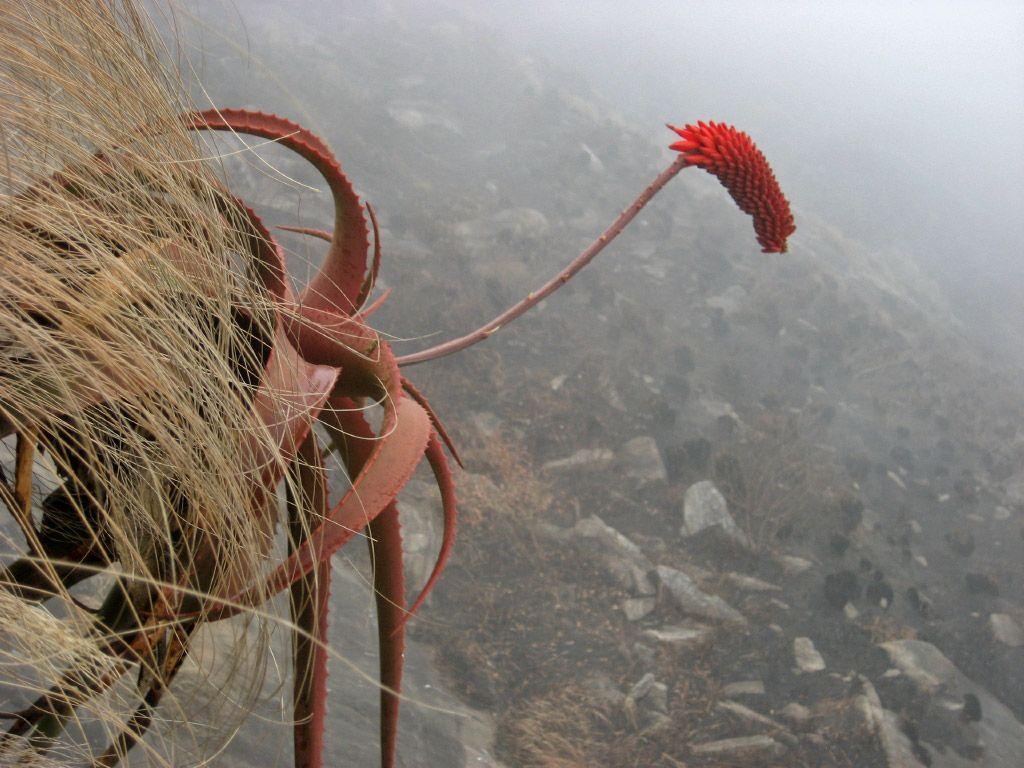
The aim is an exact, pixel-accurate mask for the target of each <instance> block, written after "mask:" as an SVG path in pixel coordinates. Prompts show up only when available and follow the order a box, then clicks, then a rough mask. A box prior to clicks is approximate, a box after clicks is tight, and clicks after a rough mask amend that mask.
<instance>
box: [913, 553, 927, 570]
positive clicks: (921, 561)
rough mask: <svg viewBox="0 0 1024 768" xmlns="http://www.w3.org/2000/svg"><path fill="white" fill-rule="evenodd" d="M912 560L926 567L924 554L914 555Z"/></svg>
mask: <svg viewBox="0 0 1024 768" xmlns="http://www.w3.org/2000/svg"><path fill="white" fill-rule="evenodd" d="M914 562H915V563H917V564H918V565H920V566H921V567H922V568H927V567H928V558H926V557H925V556H924V555H914Z"/></svg>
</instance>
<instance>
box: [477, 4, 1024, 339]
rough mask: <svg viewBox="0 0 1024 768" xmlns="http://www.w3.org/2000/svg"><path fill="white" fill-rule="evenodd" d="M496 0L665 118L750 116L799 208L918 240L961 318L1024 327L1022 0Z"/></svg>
mask: <svg viewBox="0 0 1024 768" xmlns="http://www.w3.org/2000/svg"><path fill="white" fill-rule="evenodd" d="M487 6H488V7H489V12H487V13H485V14H484V15H485V17H490V19H491V20H492V21H493V23H494V24H495V25H496V26H498V27H499V28H501V29H502V30H503V31H504V32H506V33H507V34H509V35H513V36H514V37H515V40H516V41H517V42H518V43H519V44H521V45H522V46H523V48H524V50H528V51H537V52H538V54H539V55H543V56H546V57H550V58H552V59H553V60H555V61H558V62H559V63H560V64H563V65H564V66H565V67H567V68H568V69H570V70H572V71H574V72H577V73H579V76H580V77H584V78H587V79H588V80H589V81H590V82H591V83H592V85H593V87H594V88H595V89H596V90H597V91H598V92H599V93H601V94H602V95H603V96H604V97H605V98H606V99H607V101H608V102H609V103H611V104H616V105H619V107H620V109H621V110H622V111H623V112H624V113H628V114H630V116H631V117H634V118H636V119H637V120H638V121H642V122H646V123H649V124H650V125H651V127H652V131H654V130H656V129H657V128H658V127H659V125H660V122H661V121H666V120H667V121H669V122H684V121H685V122H690V121H693V120H694V119H697V118H700V119H714V120H719V121H725V122H732V123H735V124H736V125H737V126H739V127H741V128H742V129H744V130H746V131H747V132H748V133H750V134H751V135H752V136H753V137H754V138H755V140H756V141H757V142H758V143H759V145H760V146H761V147H762V150H763V151H764V152H765V153H766V155H767V156H768V157H769V158H770V161H771V162H772V163H773V165H774V166H775V168H776V172H777V173H776V175H777V176H779V178H780V183H781V184H782V185H783V189H784V190H785V191H786V193H787V194H788V196H789V198H790V200H791V201H792V202H793V204H794V208H795V210H796V215H797V219H798V220H799V218H800V215H801V214H803V215H813V216H816V217H820V218H821V219H824V220H826V221H828V222H830V223H833V224H836V225H837V226H839V227H840V228H841V229H842V230H843V231H844V233H845V234H847V235H848V236H850V237H853V238H856V239H858V240H860V241H862V242H864V243H867V244H869V245H871V246H874V247H892V246H895V247H897V248H899V249H901V250H903V251H904V252H905V253H906V255H908V256H910V257H911V258H914V259H917V260H919V261H920V263H921V264H922V265H923V266H924V267H926V269H927V271H929V272H932V273H934V274H935V275H936V276H937V277H938V278H939V280H940V281H941V282H942V284H943V285H944V286H945V287H946V288H947V289H948V290H949V291H950V295H951V297H952V298H953V299H954V303H955V304H956V305H957V308H958V311H959V312H962V313H963V317H964V319H971V320H977V321H980V322H983V323H985V326H986V329H987V330H988V331H989V332H993V333H996V332H999V337H998V339H999V343H1000V344H1002V343H1006V344H1011V343H1012V342H1013V341H1019V340H1020V339H1021V338H1022V336H1021V335H1020V334H1021V332H1022V331H1024V325H1022V324H1021V319H1022V314H1021V307H1022V299H1024V290H1022V287H1024V5H1022V4H1021V3H1019V2H1006V3H1002V2H980V1H979V2H940V1H939V0H930V1H926V2H906V3H887V2H827V3H816V2H735V1H734V0H725V2H718V3H680V2H663V3H645V4H639V5H638V6H637V9H636V10H635V11H634V10H632V9H631V10H630V11H625V10H624V9H623V8H622V6H621V5H620V4H618V3H614V2H601V1H599V2H588V3H516V2H497V3H489V4H487ZM482 13H483V12H482ZM792 247H793V248H799V247H800V233H799V229H798V231H797V234H796V235H795V236H794V238H793V246H792ZM1006 322H1009V326H1007V327H1005V328H1004V326H1003V324H1004V323H1006ZM1014 346H1016V347H1020V346H1021V345H1020V344H1016V345H1014ZM1017 351H1019V350H1017Z"/></svg>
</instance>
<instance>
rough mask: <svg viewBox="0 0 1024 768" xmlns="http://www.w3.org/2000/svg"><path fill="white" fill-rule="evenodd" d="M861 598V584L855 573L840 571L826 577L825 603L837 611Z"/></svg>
mask: <svg viewBox="0 0 1024 768" xmlns="http://www.w3.org/2000/svg"><path fill="white" fill-rule="evenodd" d="M858 597H860V582H859V581H857V574H855V573H854V572H853V571H839V572H838V573H830V574H829V575H828V576H826V577H825V602H827V603H828V604H829V605H831V606H832V607H833V608H835V609H836V610H840V609H842V607H843V606H844V605H846V604H847V603H848V602H850V601H851V600H856V599H857V598H858Z"/></svg>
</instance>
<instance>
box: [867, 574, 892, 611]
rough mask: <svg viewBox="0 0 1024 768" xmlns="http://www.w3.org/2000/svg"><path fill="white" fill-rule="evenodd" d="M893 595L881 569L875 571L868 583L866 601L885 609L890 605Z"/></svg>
mask: <svg viewBox="0 0 1024 768" xmlns="http://www.w3.org/2000/svg"><path fill="white" fill-rule="evenodd" d="M894 597H895V594H894V593H893V591H892V585H891V584H889V582H888V581H886V580H885V577H884V576H883V575H882V572H881V571H875V576H874V580H873V581H872V582H871V583H870V584H868V589H867V598H868V602H869V603H871V604H872V605H877V606H879V607H881V608H886V609H887V608H889V607H890V606H891V605H892V601H893V598H894Z"/></svg>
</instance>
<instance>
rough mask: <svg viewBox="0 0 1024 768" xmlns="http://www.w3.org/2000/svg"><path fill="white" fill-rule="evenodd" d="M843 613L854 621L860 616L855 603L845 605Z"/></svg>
mask: <svg viewBox="0 0 1024 768" xmlns="http://www.w3.org/2000/svg"><path fill="white" fill-rule="evenodd" d="M843 613H845V614H846V618H847V619H849V620H850V621H854V620H855V619H856V618H857V617H858V616H860V611H858V610H857V608H856V606H854V604H853V603H847V604H846V605H844V606H843Z"/></svg>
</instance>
